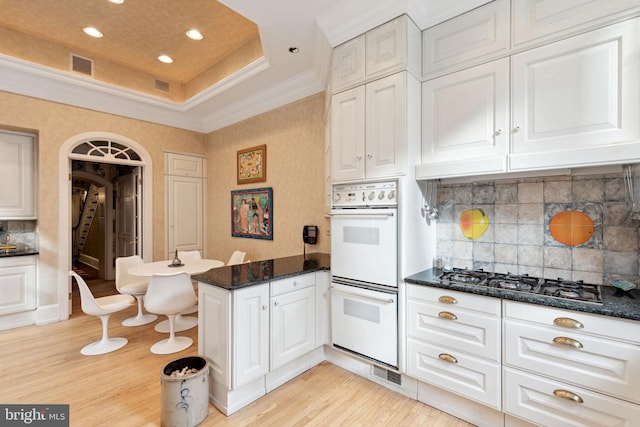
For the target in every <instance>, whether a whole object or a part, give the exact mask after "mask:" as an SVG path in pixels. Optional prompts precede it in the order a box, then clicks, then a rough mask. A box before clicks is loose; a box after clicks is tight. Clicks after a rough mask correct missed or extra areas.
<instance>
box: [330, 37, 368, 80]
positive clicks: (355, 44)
mask: <svg viewBox="0 0 640 427" xmlns="http://www.w3.org/2000/svg"><path fill="white" fill-rule="evenodd" d="M364 39H365V37H364V34H363V35H361V36H359V37H356V38H355V39H353V40H350V41H348V42H346V43H343V44H341V45H340V46H337V47H336V48H335V49H333V55H332V63H333V74H332V79H333V80H332V90H333V92H338V91H340V90H342V89H346V88H348V87H351V86H354V85H356V84H358V83H361V82H363V81H364V67H365V65H364V50H365V48H364V43H365V40H364Z"/></svg>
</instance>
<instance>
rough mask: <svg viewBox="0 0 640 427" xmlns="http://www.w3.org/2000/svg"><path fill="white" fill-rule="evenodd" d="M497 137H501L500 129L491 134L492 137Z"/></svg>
mask: <svg viewBox="0 0 640 427" xmlns="http://www.w3.org/2000/svg"><path fill="white" fill-rule="evenodd" d="M499 135H502V129H498V130H497V131H495V132H494V133H493V136H499Z"/></svg>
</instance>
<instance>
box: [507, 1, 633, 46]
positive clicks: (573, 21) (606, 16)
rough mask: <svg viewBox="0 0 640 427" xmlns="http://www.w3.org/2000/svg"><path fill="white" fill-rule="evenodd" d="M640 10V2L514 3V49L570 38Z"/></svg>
mask: <svg viewBox="0 0 640 427" xmlns="http://www.w3.org/2000/svg"><path fill="white" fill-rule="evenodd" d="M639 9H640V4H639V3H638V0H571V1H567V0H564V1H558V0H513V46H514V47H523V46H528V45H531V44H532V43H536V42H543V41H544V40H548V39H551V38H556V39H559V38H561V37H563V36H564V37H567V36H570V35H573V34H577V33H578V32H581V31H584V30H585V29H589V28H593V27H594V26H595V25H598V24H600V25H602V23H603V22H606V21H607V20H612V19H620V18H624V17H625V16H631V14H632V13H634V12H635V13H637V11H638V10H639Z"/></svg>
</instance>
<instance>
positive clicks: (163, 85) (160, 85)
mask: <svg viewBox="0 0 640 427" xmlns="http://www.w3.org/2000/svg"><path fill="white" fill-rule="evenodd" d="M156 90H159V91H162V92H169V83H167V82H163V81H162V80H156Z"/></svg>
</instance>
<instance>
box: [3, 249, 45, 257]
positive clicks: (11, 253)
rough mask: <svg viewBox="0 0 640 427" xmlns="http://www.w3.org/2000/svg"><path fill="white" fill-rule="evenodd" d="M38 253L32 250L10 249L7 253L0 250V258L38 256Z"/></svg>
mask: <svg viewBox="0 0 640 427" xmlns="http://www.w3.org/2000/svg"><path fill="white" fill-rule="evenodd" d="M39 253H40V252H39V251H38V250H37V249H33V248H21V249H18V250H16V249H12V250H10V251H9V252H7V251H5V250H0V258H11V257H17V256H27V255H38V254H39Z"/></svg>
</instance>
